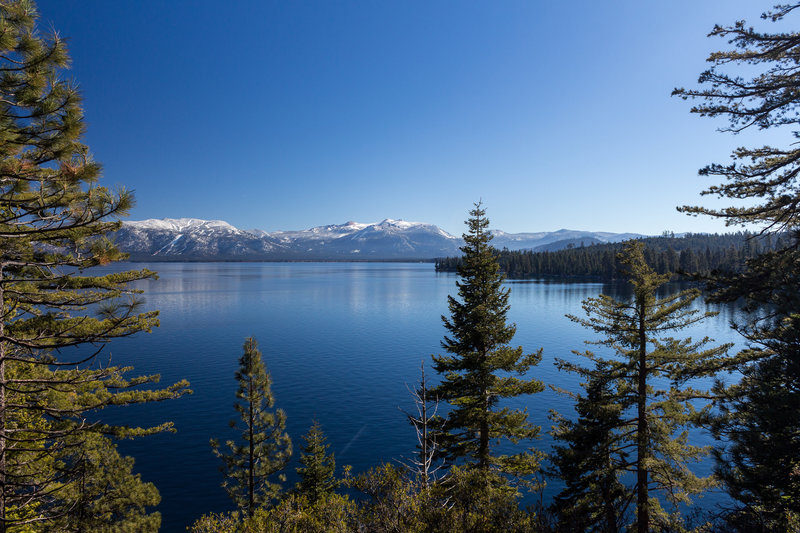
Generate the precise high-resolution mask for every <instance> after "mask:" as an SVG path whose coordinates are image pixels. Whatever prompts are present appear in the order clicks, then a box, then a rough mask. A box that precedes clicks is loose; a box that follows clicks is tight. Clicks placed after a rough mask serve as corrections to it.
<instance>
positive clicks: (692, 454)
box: [555, 241, 729, 532]
mask: <svg viewBox="0 0 800 533" xmlns="http://www.w3.org/2000/svg"><path fill="white" fill-rule="evenodd" d="M643 248H644V247H643V244H642V243H640V242H636V241H631V242H629V243H627V244H626V247H625V252H624V253H623V254H622V255H621V259H620V260H621V261H622V263H623V264H624V265H625V266H626V267H627V269H628V276H629V281H630V283H631V285H632V287H633V293H634V294H633V297H632V299H631V301H617V300H614V299H613V298H611V297H609V296H606V295H603V294H601V295H600V296H599V297H597V298H588V299H587V300H585V301H584V302H583V308H584V310H585V311H586V314H587V317H588V318H586V319H583V318H578V317H575V316H569V318H570V319H572V320H573V321H575V322H577V323H579V324H581V325H583V326H584V327H586V328H588V329H591V330H593V331H595V332H597V333H599V334H601V335H602V339H601V340H599V341H596V342H593V344H598V345H601V346H605V347H608V348H611V349H613V350H614V352H615V356H614V357H613V358H603V357H601V356H599V355H597V354H595V353H593V352H591V351H586V352H583V353H580V352H576V353H578V354H579V355H583V356H585V357H586V358H588V359H589V360H590V361H591V362H592V363H593V365H592V366H589V367H584V366H581V365H579V364H576V363H573V362H569V361H565V360H557V365H558V367H559V369H562V370H567V371H570V372H575V373H577V374H579V375H580V376H581V377H582V378H584V379H586V380H587V384H586V385H585V388H586V390H587V394H586V396H585V397H584V398H580V397H579V405H578V410H579V419H578V422H577V424H575V425H572V424H568V423H562V425H561V426H560V428H557V430H556V436H557V438H560V439H561V440H562V441H566V442H567V443H568V444H569V445H575V444H577V443H578V442H581V439H585V438H586V436H587V434H589V435H592V436H593V438H598V439H600V440H599V441H598V443H597V445H596V446H593V447H592V448H590V449H589V450H586V451H587V452H589V453H588V454H587V455H585V456H582V455H581V452H578V451H572V450H564V449H563V448H562V450H561V452H560V453H558V454H557V456H556V461H555V464H556V466H557V468H558V469H559V471H560V473H562V474H564V475H565V477H566V480H567V488H566V489H565V491H564V492H563V493H562V494H561V495H560V498H561V500H560V502H558V503H559V504H560V505H558V507H559V511H560V513H561V515H562V516H573V515H574V514H575V513H580V512H588V513H589V516H583V520H584V521H590V520H591V515H592V514H596V513H600V512H604V513H605V516H607V517H608V518H607V519H604V520H605V522H606V525H607V526H608V524H609V523H611V521H612V514H613V515H615V517H614V520H618V519H619V518H621V516H622V514H623V513H622V512H615V511H616V510H617V509H620V506H619V503H620V502H621V501H624V500H625V499H626V498H623V497H622V496H621V494H620V492H619V491H620V490H621V488H620V485H619V484H618V482H617V480H618V479H619V478H620V477H621V476H622V474H623V473H624V472H625V471H631V472H633V473H634V474H635V476H636V485H635V487H634V488H633V492H632V493H629V494H630V496H628V498H631V499H633V500H635V501H636V511H637V518H636V525H637V528H638V531H640V532H645V531H649V528H650V526H651V525H657V526H658V527H661V528H666V527H667V526H668V525H669V526H670V527H672V525H674V523H675V518H674V516H675V512H676V509H677V506H678V504H681V503H688V502H689V501H690V500H689V497H690V495H692V494H695V493H698V492H700V491H702V490H704V489H706V488H707V487H709V486H710V484H711V480H709V479H700V478H698V477H697V476H695V475H694V474H693V473H692V472H691V471H690V470H689V468H688V467H687V462H689V461H692V460H696V459H698V458H699V457H701V456H702V455H703V454H704V453H705V450H704V449H702V448H698V447H696V446H692V445H690V444H689V443H688V433H687V428H688V427H689V426H690V425H692V424H694V423H696V422H698V420H699V419H700V417H701V416H703V415H704V414H707V413H708V409H709V407H708V406H707V407H705V408H703V409H701V410H700V411H699V412H698V411H696V410H695V405H694V403H693V400H696V399H699V398H705V397H708V394H707V393H705V392H704V391H697V390H694V389H692V388H691V387H688V386H681V385H682V384H684V383H685V382H686V381H687V380H689V379H691V378H696V377H700V376H705V375H708V374H709V373H710V372H712V371H711V370H709V369H712V368H716V367H717V366H719V365H721V364H723V362H724V360H725V353H726V350H727V349H728V347H729V346H727V345H724V346H720V347H716V348H705V345H706V344H707V343H708V342H710V339H708V338H704V339H701V340H699V341H692V339H690V338H687V339H675V338H672V337H667V336H666V333H667V332H669V331H676V330H681V329H683V328H685V327H687V326H689V325H691V324H694V323H696V322H698V321H699V320H702V319H703V318H705V317H708V316H711V315H713V313H705V314H701V313H699V312H698V311H695V310H692V309H691V305H692V302H693V301H694V300H695V299H696V298H697V297H698V296H699V291H697V290H696V289H691V290H686V291H681V292H679V293H677V294H674V295H671V296H667V297H664V298H658V297H656V291H657V290H658V288H659V287H660V286H661V285H663V284H664V283H666V282H667V280H668V279H669V274H665V275H659V274H656V273H655V272H654V271H653V270H652V269H651V268H650V267H649V266H648V265H647V263H646V262H645V259H644V251H643ZM665 380H668V383H669V388H657V387H656V383H664V381H665ZM592 397H593V399H592V400H590V399H589V398H592ZM618 409H619V410H618ZM570 457H575V458H576V459H579V460H580V461H582V463H578V464H574V465H566V464H565V463H567V462H568V461H569V459H570ZM597 465H602V468H601V469H599V470H597V469H596V468H597ZM598 489H600V490H601V493H602V490H606V491H607V493H606V494H605V495H604V496H603V498H602V499H601V498H599V497H598V496H599V495H598V493H596V492H595V494H594V497H595V498H596V499H597V500H598V501H597V502H595V504H592V505H586V502H585V499H586V497H589V496H590V494H591V492H594V491H596V490H598ZM587 491H588V492H587ZM654 492H658V493H660V494H661V496H662V497H663V498H664V500H665V501H666V502H668V503H670V504H671V506H672V510H671V512H670V511H666V510H664V509H662V508H661V505H660V503H659V501H658V500H657V499H656V498H654V497H652V496H651V495H652V494H653V493H654ZM622 509H624V508H622Z"/></svg>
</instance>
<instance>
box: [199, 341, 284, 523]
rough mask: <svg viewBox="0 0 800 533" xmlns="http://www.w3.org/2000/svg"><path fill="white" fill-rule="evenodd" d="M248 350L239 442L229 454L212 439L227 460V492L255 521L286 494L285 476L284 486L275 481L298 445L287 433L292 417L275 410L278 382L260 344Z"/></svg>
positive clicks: (237, 423)
mask: <svg viewBox="0 0 800 533" xmlns="http://www.w3.org/2000/svg"><path fill="white" fill-rule="evenodd" d="M243 350H244V353H243V354H242V357H241V358H239V370H238V371H237V372H236V380H237V381H238V382H239V388H238V389H237V390H236V398H237V401H236V402H235V403H234V404H233V407H234V409H236V412H237V413H238V415H239V419H238V420H231V422H230V425H231V427H232V428H235V429H236V430H238V431H239V433H240V437H239V440H238V442H237V441H235V440H228V441H226V442H225V445H226V448H227V450H221V449H220V443H219V441H218V440H217V439H211V447H212V449H213V451H214V454H215V455H217V456H218V457H220V458H221V459H222V462H223V466H222V471H223V472H224V473H225V475H226V476H227V478H228V479H226V480H225V482H224V483H223V484H222V486H223V487H224V488H225V490H226V491H227V492H228V495H229V496H230V497H231V499H232V500H233V501H234V503H235V504H236V505H237V506H238V507H239V508H240V509H243V510H245V511H246V512H247V515H248V516H252V515H253V511H254V510H255V509H256V507H258V506H262V505H266V504H269V503H270V502H271V501H272V500H273V499H275V498H276V497H277V496H278V494H280V491H281V485H280V483H279V481H284V477H283V475H279V476H278V481H272V480H271V479H270V477H271V476H274V475H275V474H278V472H280V471H281V470H283V469H284V468H285V467H286V465H287V463H288V462H289V458H290V457H291V455H292V441H291V439H290V438H289V435H288V434H287V433H286V414H285V413H284V412H283V410H282V409H275V410H273V407H274V406H275V398H274V397H273V396H272V389H271V387H272V378H271V377H270V375H269V373H268V372H267V369H266V366H265V365H264V361H263V359H262V357H261V351H259V349H258V344H257V343H256V340H255V339H253V338H252V337H251V338H248V339H246V340H245V342H244V347H243Z"/></svg>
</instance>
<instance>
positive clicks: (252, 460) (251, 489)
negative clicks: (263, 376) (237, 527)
mask: <svg viewBox="0 0 800 533" xmlns="http://www.w3.org/2000/svg"><path fill="white" fill-rule="evenodd" d="M251 365H252V360H251ZM249 370H250V376H248V377H249V380H250V381H249V383H248V385H247V386H248V398H247V408H248V410H249V412H248V415H249V416H248V420H247V426H248V427H247V430H248V431H249V436H250V438H249V443H248V444H249V445H250V456H249V463H248V465H247V466H248V470H249V471H248V480H247V497H248V499H247V516H253V507H255V501H254V500H255V498H254V495H253V492H254V491H255V480H254V477H253V469H254V468H255V462H256V461H255V449H254V445H253V424H254V423H255V420H254V414H253V388H254V387H253V373H252V368H250V369H249Z"/></svg>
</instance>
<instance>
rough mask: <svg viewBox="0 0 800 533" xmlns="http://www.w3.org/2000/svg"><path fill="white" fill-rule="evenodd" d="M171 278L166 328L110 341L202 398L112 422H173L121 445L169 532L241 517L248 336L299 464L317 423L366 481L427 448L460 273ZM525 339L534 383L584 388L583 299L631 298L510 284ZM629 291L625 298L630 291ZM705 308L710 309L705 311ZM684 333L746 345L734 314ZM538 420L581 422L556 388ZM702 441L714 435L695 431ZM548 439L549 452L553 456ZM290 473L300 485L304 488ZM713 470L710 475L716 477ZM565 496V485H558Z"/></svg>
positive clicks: (174, 267)
mask: <svg viewBox="0 0 800 533" xmlns="http://www.w3.org/2000/svg"><path fill="white" fill-rule="evenodd" d="M142 267H147V268H151V269H153V270H157V271H158V272H159V274H160V279H159V280H157V281H145V282H140V283H139V284H138V285H137V287H138V288H142V289H144V290H145V298H146V308H150V309H159V310H160V311H161V327H159V328H158V329H157V330H155V331H154V332H153V333H152V334H139V335H136V336H134V337H130V338H127V339H119V340H116V341H114V342H112V343H111V344H110V345H109V346H108V348H107V350H109V351H108V352H107V353H109V354H110V355H111V356H112V363H114V364H118V365H133V366H135V372H134V374H136V375H138V374H150V373H160V374H161V377H162V383H163V384H168V383H172V382H174V381H177V380H179V379H182V378H185V379H188V380H189V381H190V382H191V388H192V389H193V390H194V394H193V395H192V396H189V397H184V398H182V399H179V400H175V401H169V402H164V403H160V404H151V405H146V406H135V407H126V408H122V409H119V410H117V411H115V412H109V413H108V417H110V420H112V421H113V422H116V423H129V424H132V425H155V424H158V423H161V422H162V421H164V420H172V421H174V422H175V427H176V428H177V433H175V434H165V435H158V436H153V437H147V438H143V439H139V440H136V441H126V442H123V443H121V444H120V449H121V451H122V452H123V453H124V454H127V455H133V456H134V457H135V458H136V471H137V472H140V473H141V474H142V477H143V479H145V480H147V481H152V482H154V483H155V484H156V485H157V487H158V489H159V491H160V492H161V496H162V503H161V505H160V507H159V510H160V511H161V513H162V515H163V526H162V530H163V531H168V532H171V531H183V530H184V528H185V527H186V526H187V525H189V524H191V523H192V522H193V521H194V520H195V519H196V518H198V517H199V516H200V515H201V514H203V513H206V512H209V511H223V510H228V509H230V508H231V504H230V501H229V500H228V497H227V495H226V493H225V492H224V491H223V489H222V488H220V483H221V481H222V477H221V474H220V473H219V471H218V466H219V462H218V459H216V458H215V457H214V456H213V455H212V453H211V450H210V447H209V444H208V441H209V439H210V438H211V437H218V438H220V440H224V439H226V438H231V437H233V435H231V434H230V433H229V431H230V430H229V429H228V420H229V419H231V418H232V417H233V414H234V411H233V408H232V404H233V401H234V393H235V390H236V386H237V384H236V382H235V379H234V372H235V371H236V369H237V364H238V358H239V356H240V355H241V346H242V343H243V341H244V339H245V337H248V336H253V337H256V338H257V340H258V341H259V344H260V347H261V350H262V352H263V354H264V358H265V361H266V363H267V366H268V368H269V370H270V372H271V374H272V378H273V392H274V394H275V397H276V407H280V408H282V409H284V410H285V411H286V413H287V417H288V423H287V426H288V428H287V429H288V431H289V434H290V435H291V437H292V440H293V442H294V445H295V456H297V455H298V452H297V450H298V449H299V446H300V444H301V442H302V441H301V438H300V437H301V436H302V435H303V434H305V433H306V431H307V430H308V427H309V426H310V424H311V421H312V419H313V418H314V417H316V418H317V419H319V421H320V422H321V424H322V426H323V429H324V430H325V432H326V434H327V436H328V439H329V442H330V444H331V448H330V449H331V450H332V451H333V452H335V454H336V461H337V464H339V465H343V464H349V465H352V467H353V471H354V472H361V471H364V470H366V469H368V468H369V467H371V466H375V465H377V464H379V463H381V462H385V461H394V460H397V459H401V458H402V457H404V456H409V455H411V454H413V453H414V447H415V445H416V438H415V434H414V432H413V429H412V428H411V427H410V426H409V425H408V424H407V423H406V419H405V416H404V415H403V413H402V412H401V411H400V408H404V409H411V408H412V406H413V404H412V403H411V401H410V396H409V393H408V390H407V389H406V384H409V385H413V384H414V383H415V382H416V381H417V380H418V378H419V369H420V363H421V362H423V361H424V363H425V365H426V368H427V369H428V371H429V372H430V375H433V371H432V370H431V367H430V355H431V354H433V353H440V347H439V342H440V340H441V338H442V336H443V335H444V333H445V330H444V327H443V326H442V322H441V319H440V316H441V315H442V314H446V313H447V295H448V294H455V291H456V289H455V281H456V277H455V275H452V274H437V273H435V272H434V269H433V265H432V264H410V263H403V264H398V263H155V264H134V265H122V266H120V265H116V266H115V267H114V268H115V269H120V268H142ZM508 286H509V287H510V288H511V311H510V313H509V317H510V319H511V320H512V321H513V322H515V323H516V324H517V335H516V337H515V339H514V343H515V344H518V345H522V346H523V347H524V348H525V349H526V350H529V351H533V350H536V349H538V348H540V347H542V348H544V357H543V360H542V362H541V364H540V365H539V366H538V367H536V368H535V369H533V370H532V372H531V375H533V376H535V377H537V378H539V379H541V380H543V381H544V382H545V383H547V384H551V385H555V386H557V387H562V388H565V389H575V388H576V386H577V382H578V379H577V378H576V377H575V376H572V375H568V374H563V373H560V372H558V371H557V370H556V369H555V367H554V366H553V359H554V358H556V357H560V358H570V357H575V356H573V355H572V353H571V351H572V350H582V349H585V347H584V345H583V341H584V340H586V339H589V338H592V335H590V333H589V332H588V331H586V330H584V329H583V328H581V327H580V326H579V325H577V324H574V323H573V322H571V321H570V320H568V319H567V318H565V317H564V315H565V314H566V313H572V314H581V313H582V310H581V307H580V303H581V300H583V299H585V298H587V297H590V296H596V295H597V294H599V293H601V292H605V293H607V294H612V295H614V294H620V293H621V292H622V293H624V291H625V288H624V287H622V288H621V287H619V286H613V285H604V284H602V283H555V282H548V281H525V282H509V283H508ZM620 291H621V292H620ZM697 306H698V309H705V305H704V304H702V303H698V304H697ZM713 310H716V311H720V315H719V316H718V317H716V318H714V319H711V320H708V321H706V322H705V323H703V324H701V325H699V326H697V327H693V328H691V329H690V330H687V331H685V332H684V333H685V334H686V335H692V336H695V337H698V336H706V335H708V336H710V337H713V338H715V339H717V340H718V341H719V342H729V341H734V342H736V341H738V340H739V339H737V338H736V337H735V336H734V334H733V333H732V332H731V331H730V330H729V328H728V323H729V322H730V320H731V319H732V318H734V316H733V313H734V311H733V310H732V308H730V307H715V308H714V309H713ZM514 405H523V406H526V407H527V408H528V411H529V414H530V417H531V419H532V421H533V422H534V423H536V424H540V425H542V426H543V433H544V432H545V431H546V430H548V429H549V427H550V421H549V420H548V418H547V415H548V412H549V410H550V409H557V410H559V411H561V412H564V413H569V412H571V409H572V408H571V401H570V400H569V399H568V398H566V397H564V396H562V395H559V394H556V393H555V392H553V391H551V390H547V391H545V392H544V393H541V394H538V395H535V396H531V397H526V398H522V399H517V400H515V401H514ZM695 433H696V435H695V437H694V438H695V440H696V441H697V442H700V443H707V442H709V441H708V436H707V435H705V434H703V433H702V432H695ZM550 444H551V440H550V438H549V437H548V436H547V435H546V434H543V437H542V439H541V441H540V442H539V444H538V446H540V447H541V448H542V449H545V450H546V449H547V448H549V446H550ZM293 466H294V465H292V468H290V472H289V474H290V476H289V482H290V483H293V482H294V480H295V479H296V478H295V477H294V476H293V475H292V474H293V473H294V469H293ZM709 468H710V464H709V463H708V462H706V463H704V464H702V465H699V466H698V467H697V468H696V470H697V471H698V472H699V473H707V472H708V471H709ZM551 490H554V489H551Z"/></svg>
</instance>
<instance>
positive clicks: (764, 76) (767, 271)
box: [673, 2, 800, 531]
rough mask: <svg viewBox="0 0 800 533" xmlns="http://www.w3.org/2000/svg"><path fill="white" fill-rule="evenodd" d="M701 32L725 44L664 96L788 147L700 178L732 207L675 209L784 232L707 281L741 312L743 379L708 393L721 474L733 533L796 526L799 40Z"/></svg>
mask: <svg viewBox="0 0 800 533" xmlns="http://www.w3.org/2000/svg"><path fill="white" fill-rule="evenodd" d="M799 7H800V3H798V2H794V3H791V4H784V5H778V6H775V8H774V9H773V10H772V11H768V12H766V13H764V14H763V15H762V19H764V20H765V21H771V22H778V21H781V20H783V19H787V20H788V19H789V18H792V17H796V16H797V11H796V10H797V9H798V8H799ZM710 36H715V37H721V38H723V39H726V40H727V42H728V43H729V44H730V45H732V46H731V47H730V48H729V49H726V50H721V51H717V52H714V53H712V54H711V55H710V56H709V58H708V61H709V62H710V63H711V67H710V68H709V69H708V70H706V71H705V72H703V73H702V74H701V75H700V78H699V80H698V82H699V84H700V87H699V88H697V89H676V90H675V91H674V93H673V94H676V95H679V96H681V97H682V98H684V99H694V100H695V101H696V102H698V103H697V104H696V105H695V106H694V107H692V109H691V111H692V112H693V113H698V114H700V115H701V116H710V117H721V118H723V119H726V120H727V121H728V127H727V128H726V129H725V130H726V131H730V132H733V133H738V132H741V131H744V130H747V129H751V130H767V129H770V130H773V135H772V136H771V139H772V140H775V139H780V138H781V137H783V138H784V139H785V140H784V142H783V146H780V145H777V146H776V145H765V146H755V147H740V148H737V149H736V150H735V151H734V152H733V154H732V158H731V159H732V160H731V162H729V163H727V164H711V165H708V166H707V167H705V168H703V169H701V170H700V174H701V175H704V176H714V177H720V178H722V179H723V183H721V184H719V185H713V186H711V187H709V188H708V189H707V190H706V191H704V194H710V195H714V196H718V197H724V198H728V199H730V200H732V201H733V202H734V205H731V206H728V207H725V208H723V209H711V208H706V207H690V206H685V207H683V208H682V210H684V211H685V212H687V213H690V214H693V215H697V214H704V215H710V216H713V217H717V218H720V219H722V220H725V222H726V223H727V224H730V225H734V224H742V225H743V224H754V225H757V226H758V227H760V228H761V229H762V231H763V232H765V233H766V232H778V231H783V230H786V231H788V233H789V235H790V236H791V239H790V242H789V243H788V244H787V245H786V246H785V247H783V248H782V249H779V250H777V251H774V252H767V253H764V254H762V255H761V256H759V257H758V258H755V259H751V260H750V261H748V263H747V269H746V270H745V272H743V273H742V274H727V275H723V274H718V275H717V276H715V277H714V278H713V279H712V280H711V282H710V289H711V291H712V297H713V299H714V300H716V301H725V302H741V301H744V302H745V305H744V310H745V311H747V312H748V313H749V316H748V319H747V320H745V321H741V322H739V323H737V324H735V329H737V330H738V331H739V332H740V333H741V334H742V335H743V336H744V337H745V339H747V341H748V344H749V347H748V348H747V349H746V350H743V351H742V352H741V353H740V354H739V355H738V357H737V358H736V359H735V360H733V361H732V363H733V366H732V367H731V368H732V369H735V370H738V371H739V372H741V376H742V377H741V380H740V382H739V383H738V384H736V385H734V386H732V387H729V388H727V389H726V388H725V387H724V386H722V385H720V386H719V387H718V390H717V392H718V394H719V396H720V398H721V399H722V400H723V404H722V405H721V409H720V411H719V412H720V415H721V416H719V417H717V418H716V419H715V420H714V423H713V425H712V428H713V430H714V432H715V434H716V435H717V436H718V437H724V438H723V439H722V440H723V441H724V442H726V443H727V444H726V445H725V446H724V447H722V448H720V449H719V450H718V452H717V454H716V455H717V458H718V474H719V476H720V478H721V479H722V480H723V482H724V483H725V486H726V488H727V490H728V493H729V494H730V495H731V496H733V498H735V499H736V500H737V501H738V502H739V504H740V505H739V509H738V510H737V511H736V512H735V513H733V514H732V516H731V519H732V520H733V521H734V522H735V527H736V528H737V529H740V530H747V531H750V530H763V531H767V530H786V529H787V528H788V525H789V524H790V523H792V522H793V521H794V522H795V523H798V522H800V499H799V498H797V497H796V495H797V494H798V493H800V475H798V473H797V472H798V470H797V468H798V467H797V464H798V459H797V457H798V454H797V449H798V447H800V416H798V412H797V409H796V408H794V406H796V405H800V389H798V387H797V383H798V382H800V367H798V365H797V354H798V342H797V339H798V338H800V319H798V317H800V290H798V286H800V285H798V282H800V193H798V191H799V190H800V182H798V176H799V175H800V147H798V146H797V142H796V140H797V136H798V135H799V134H800V129H799V128H798V126H800V115H798V113H797V109H798V105H800V93H798V91H797V87H798V85H800V69H799V68H798V66H800V32H797V31H772V32H769V31H758V30H756V29H754V28H753V27H751V26H747V25H746V23H745V22H744V21H739V22H736V23H735V24H733V25H731V26H715V27H714V29H713V30H712V32H711V33H710ZM778 406H786V407H788V409H787V410H783V409H779V408H778ZM731 527H734V526H733V525H732V526H731Z"/></svg>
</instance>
